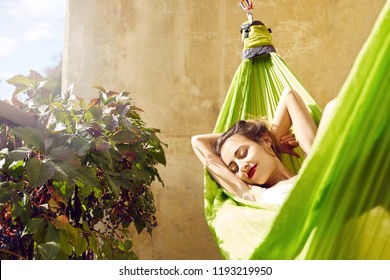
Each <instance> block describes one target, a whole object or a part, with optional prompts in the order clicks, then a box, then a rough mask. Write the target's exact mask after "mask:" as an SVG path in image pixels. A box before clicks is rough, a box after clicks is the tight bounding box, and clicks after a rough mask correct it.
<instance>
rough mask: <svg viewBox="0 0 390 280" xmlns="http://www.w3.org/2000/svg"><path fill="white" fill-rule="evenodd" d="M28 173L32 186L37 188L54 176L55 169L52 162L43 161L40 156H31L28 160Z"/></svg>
mask: <svg viewBox="0 0 390 280" xmlns="http://www.w3.org/2000/svg"><path fill="white" fill-rule="evenodd" d="M26 173H27V177H28V178H29V185H30V187H32V188H35V187H38V186H39V185H43V184H45V183H46V182H47V181H48V180H49V179H50V178H53V176H54V173H55V169H54V168H53V166H52V165H51V164H50V163H45V162H42V161H41V160H39V159H38V158H29V159H28V160H27V162H26Z"/></svg>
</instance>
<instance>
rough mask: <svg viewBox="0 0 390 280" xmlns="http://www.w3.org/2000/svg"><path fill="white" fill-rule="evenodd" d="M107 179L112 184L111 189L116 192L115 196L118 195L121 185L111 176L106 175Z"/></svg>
mask: <svg viewBox="0 0 390 280" xmlns="http://www.w3.org/2000/svg"><path fill="white" fill-rule="evenodd" d="M106 179H107V180H108V184H109V185H110V188H111V190H112V191H113V192H114V194H115V196H116V197H118V196H119V192H120V185H119V184H118V182H117V181H116V180H115V179H114V178H112V177H111V176H106Z"/></svg>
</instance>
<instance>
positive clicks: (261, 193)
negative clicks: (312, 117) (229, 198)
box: [250, 177, 295, 205]
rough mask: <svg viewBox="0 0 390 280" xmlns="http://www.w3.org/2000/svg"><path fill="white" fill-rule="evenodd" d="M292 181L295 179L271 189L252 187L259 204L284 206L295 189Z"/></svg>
mask: <svg viewBox="0 0 390 280" xmlns="http://www.w3.org/2000/svg"><path fill="white" fill-rule="evenodd" d="M292 179H295V178H294V177H293V178H291V179H289V180H286V181H283V182H280V183H278V184H276V185H275V186H273V187H271V188H262V187H259V186H252V185H251V186H250V187H251V189H252V193H253V196H254V197H255V199H256V201H257V202H263V203H271V204H277V205H282V204H283V203H284V201H285V200H286V199H287V197H288V195H289V194H290V192H291V190H292V188H293V185H294V180H292Z"/></svg>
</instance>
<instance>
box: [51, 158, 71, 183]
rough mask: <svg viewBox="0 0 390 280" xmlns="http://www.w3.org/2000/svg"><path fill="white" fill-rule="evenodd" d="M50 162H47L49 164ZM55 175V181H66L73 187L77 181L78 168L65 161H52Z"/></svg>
mask: <svg viewBox="0 0 390 280" xmlns="http://www.w3.org/2000/svg"><path fill="white" fill-rule="evenodd" d="M49 163H50V160H47V164H49ZM51 164H52V166H53V168H54V170H55V173H54V176H53V177H54V179H55V180H56V181H65V182H67V184H68V185H69V186H73V185H74V184H75V181H76V179H77V168H76V167H75V166H73V165H70V164H69V163H67V162H64V161H54V160H53V161H52V162H51Z"/></svg>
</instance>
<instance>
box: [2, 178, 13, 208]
mask: <svg viewBox="0 0 390 280" xmlns="http://www.w3.org/2000/svg"><path fill="white" fill-rule="evenodd" d="M14 195H15V190H14V189H13V188H10V187H9V183H8V182H4V183H0V204H4V203H6V202H8V201H10V200H11V199H12V198H13V197H14Z"/></svg>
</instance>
